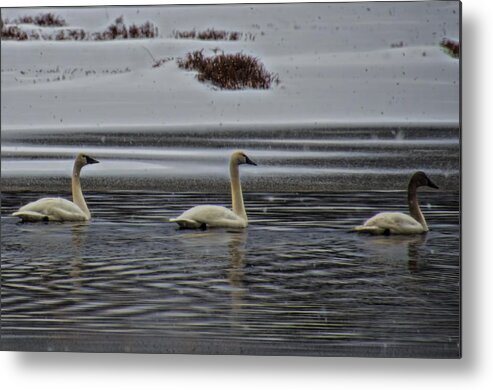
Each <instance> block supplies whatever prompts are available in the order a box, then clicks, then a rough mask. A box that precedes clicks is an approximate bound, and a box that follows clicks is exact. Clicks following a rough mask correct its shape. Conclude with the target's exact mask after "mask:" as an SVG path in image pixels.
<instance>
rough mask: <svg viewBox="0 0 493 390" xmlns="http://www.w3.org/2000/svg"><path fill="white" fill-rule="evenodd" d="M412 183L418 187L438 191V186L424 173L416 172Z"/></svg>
mask: <svg viewBox="0 0 493 390" xmlns="http://www.w3.org/2000/svg"><path fill="white" fill-rule="evenodd" d="M411 183H415V185H416V187H431V188H435V189H437V190H438V186H437V185H436V184H435V183H433V182H432V181H431V179H430V178H429V177H428V176H426V174H425V173H424V172H422V171H418V172H416V173H415V174H414V175H413V176H412V177H411Z"/></svg>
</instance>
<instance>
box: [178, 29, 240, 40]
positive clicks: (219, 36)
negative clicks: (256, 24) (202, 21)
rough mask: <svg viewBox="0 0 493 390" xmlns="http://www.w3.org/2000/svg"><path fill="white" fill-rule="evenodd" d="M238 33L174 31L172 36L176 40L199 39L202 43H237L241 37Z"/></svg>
mask: <svg viewBox="0 0 493 390" xmlns="http://www.w3.org/2000/svg"><path fill="white" fill-rule="evenodd" d="M242 35H243V34H242V33H240V32H238V31H225V30H215V29H213V28H209V29H207V30H205V31H199V32H197V31H195V30H189V31H176V30H173V32H172V36H173V37H174V38H177V39H201V40H204V41H238V40H239V39H240V38H241V37H242Z"/></svg>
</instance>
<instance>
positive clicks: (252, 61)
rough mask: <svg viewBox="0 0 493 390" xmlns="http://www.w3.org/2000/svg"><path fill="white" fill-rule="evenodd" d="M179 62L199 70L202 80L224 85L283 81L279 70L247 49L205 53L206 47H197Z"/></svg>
mask: <svg viewBox="0 0 493 390" xmlns="http://www.w3.org/2000/svg"><path fill="white" fill-rule="evenodd" d="M177 62H178V66H179V67H180V68H182V69H187V70H196V71H198V75H197V79H198V80H199V81H201V82H210V83H212V85H214V86H216V87H219V88H221V89H246V88H254V89H268V88H270V87H271V85H272V83H273V82H275V83H279V76H278V75H277V74H274V73H270V72H268V71H267V70H266V69H265V68H264V65H263V64H262V63H261V62H260V61H259V60H258V58H256V57H252V56H249V55H246V54H244V53H236V54H224V53H221V54H216V55H214V56H212V57H205V56H204V54H203V50H197V51H194V52H193V53H188V54H187V55H186V56H185V58H184V59H179V60H178V61H177Z"/></svg>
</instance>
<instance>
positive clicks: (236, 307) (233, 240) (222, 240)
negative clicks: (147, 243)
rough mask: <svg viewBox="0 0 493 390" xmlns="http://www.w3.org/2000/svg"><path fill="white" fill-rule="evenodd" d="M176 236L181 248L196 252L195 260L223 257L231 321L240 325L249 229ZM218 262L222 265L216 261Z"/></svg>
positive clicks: (214, 230) (244, 291)
mask: <svg viewBox="0 0 493 390" xmlns="http://www.w3.org/2000/svg"><path fill="white" fill-rule="evenodd" d="M176 239H177V240H179V242H180V243H181V244H182V245H183V250H185V251H187V253H188V254H190V253H192V254H193V253H194V252H196V253H197V255H196V256H194V257H195V258H196V259H198V260H197V261H200V258H201V257H202V256H204V251H205V252H206V255H207V258H208V259H210V258H215V259H223V258H226V259H227V260H228V262H229V266H226V267H225V270H226V271H227V273H226V281H227V283H228V286H229V288H228V289H227V291H229V294H230V298H231V319H230V321H231V325H235V326H240V323H241V321H240V320H239V319H238V318H239V316H240V315H241V311H242V308H243V298H244V295H245V293H246V290H247V288H246V287H245V280H244V274H245V271H244V269H245V260H246V252H247V250H246V244H247V239H248V230H246V229H235V230H225V229H211V230H207V231H204V232H194V233H183V234H178V235H177V236H176ZM219 266H221V265H220V264H219Z"/></svg>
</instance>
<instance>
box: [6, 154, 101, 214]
mask: <svg viewBox="0 0 493 390" xmlns="http://www.w3.org/2000/svg"><path fill="white" fill-rule="evenodd" d="M98 162H99V161H97V160H95V159H93V158H91V157H89V156H86V155H84V154H79V155H78V156H77V157H76V159H75V162H74V169H73V172H72V197H73V202H71V201H69V200H67V199H63V198H42V199H39V200H37V201H35V202H31V203H28V204H27V205H25V206H22V207H21V208H20V209H19V210H17V211H16V212H15V213H12V215H13V216H14V217H19V218H20V219H21V220H22V222H38V221H55V222H64V221H88V220H90V219H91V213H90V211H89V209H88V208H87V205H86V202H85V199H84V195H83V194H82V189H81V187H80V171H81V169H82V168H83V167H84V166H86V165H88V164H96V163H98Z"/></svg>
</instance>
